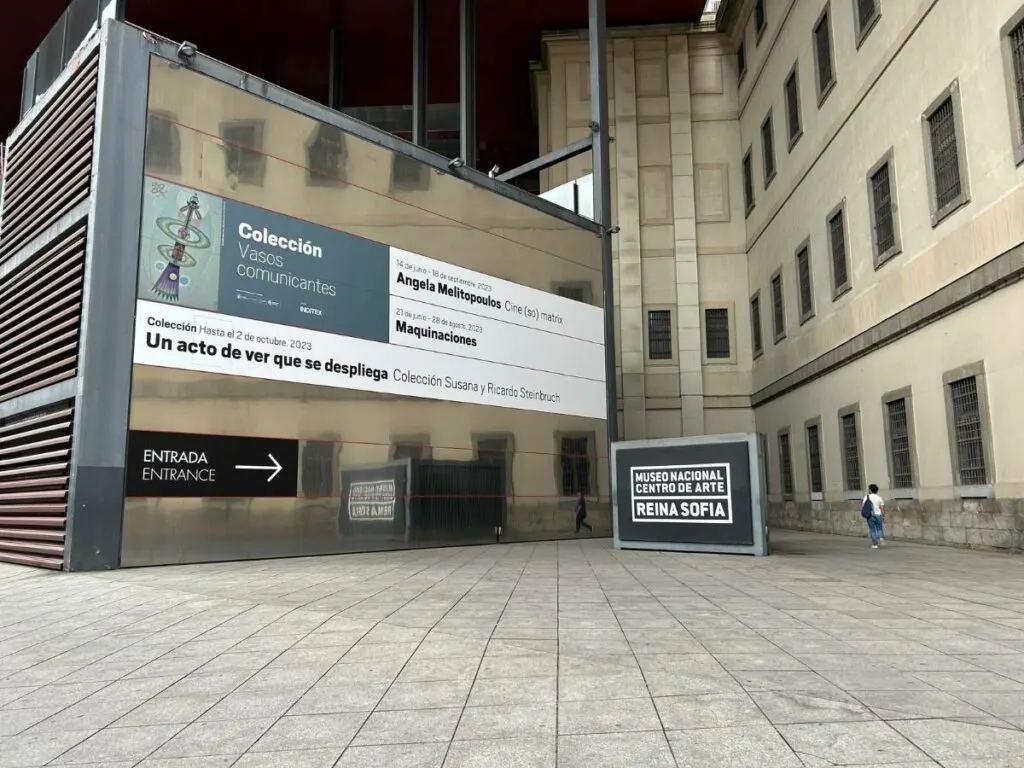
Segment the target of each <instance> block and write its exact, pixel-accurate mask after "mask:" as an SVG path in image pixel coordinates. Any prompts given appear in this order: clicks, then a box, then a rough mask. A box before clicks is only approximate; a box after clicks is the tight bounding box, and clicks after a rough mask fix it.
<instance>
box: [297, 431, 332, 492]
mask: <svg viewBox="0 0 1024 768" xmlns="http://www.w3.org/2000/svg"><path fill="white" fill-rule="evenodd" d="M333 490H334V444H333V443H327V442H319V441H316V442H308V443H306V444H305V446H304V447H303V448H302V495H303V496H305V497H307V498H312V499H322V498H326V497H327V496H330V495H331V493H332V492H333Z"/></svg>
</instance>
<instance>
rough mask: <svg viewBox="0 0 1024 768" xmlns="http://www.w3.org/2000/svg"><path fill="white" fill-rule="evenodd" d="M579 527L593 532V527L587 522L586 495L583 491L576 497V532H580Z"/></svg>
mask: <svg viewBox="0 0 1024 768" xmlns="http://www.w3.org/2000/svg"><path fill="white" fill-rule="evenodd" d="M580 528H586V529H587V530H588V531H590V532H591V533H593V532H594V527H593V526H592V525H591V524H590V523H588V522H587V497H586V494H584V493H583V491H580V497H579V498H578V499H576V533H579V532H580Z"/></svg>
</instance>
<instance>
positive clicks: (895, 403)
mask: <svg viewBox="0 0 1024 768" xmlns="http://www.w3.org/2000/svg"><path fill="white" fill-rule="evenodd" d="M885 415H886V419H887V420H888V422H889V460H890V463H891V465H892V478H891V480H892V487H893V488H913V487H914V470H913V465H912V463H911V460H910V424H909V423H908V420H907V401H906V400H905V399H904V398H902V397H901V398H899V399H898V400H890V401H889V402H888V403H886V404H885Z"/></svg>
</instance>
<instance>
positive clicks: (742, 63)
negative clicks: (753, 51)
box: [736, 42, 747, 80]
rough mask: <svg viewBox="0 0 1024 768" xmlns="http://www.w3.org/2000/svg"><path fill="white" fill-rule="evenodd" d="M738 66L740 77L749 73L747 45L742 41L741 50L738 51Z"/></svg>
mask: <svg viewBox="0 0 1024 768" xmlns="http://www.w3.org/2000/svg"><path fill="white" fill-rule="evenodd" d="M736 67H737V68H738V69H739V79H740V80H742V79H743V76H744V75H745V74H747V46H746V43H743V42H741V43H740V47H739V50H737V51H736Z"/></svg>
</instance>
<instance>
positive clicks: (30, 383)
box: [0, 224, 86, 400]
mask: <svg viewBox="0 0 1024 768" xmlns="http://www.w3.org/2000/svg"><path fill="white" fill-rule="evenodd" d="M85 236H86V228H85V224H82V225H81V226H80V227H78V228H77V229H75V230H72V231H71V232H69V233H68V234H67V235H66V236H65V237H64V238H62V239H61V240H58V241H57V242H55V243H52V244H50V245H49V246H48V247H47V248H46V249H45V250H44V251H42V252H40V253H38V254H36V255H35V256H34V257H33V258H32V260H30V261H29V262H27V263H26V264H25V265H23V266H21V267H19V268H18V269H17V270H15V271H14V272H12V273H11V274H10V275H8V276H7V278H6V279H4V280H3V281H2V282H0V400H5V399H7V398H10V397H15V396H17V395H22V394H25V393H26V392H31V391H33V390H36V389H40V388H41V387H45V386H48V385H50V384H54V383H56V382H58V381H63V380H65V379H70V378H73V377H74V376H75V374H76V373H77V371H78V334H79V329H80V327H81V320H82V281H83V277H84V271H85Z"/></svg>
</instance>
